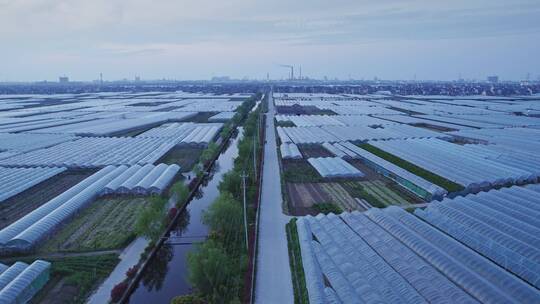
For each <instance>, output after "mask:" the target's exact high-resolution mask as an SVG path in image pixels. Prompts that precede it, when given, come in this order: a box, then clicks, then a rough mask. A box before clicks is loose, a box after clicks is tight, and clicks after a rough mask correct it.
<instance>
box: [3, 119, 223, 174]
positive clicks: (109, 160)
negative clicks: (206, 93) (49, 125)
mask: <svg viewBox="0 0 540 304" xmlns="http://www.w3.org/2000/svg"><path fill="white" fill-rule="evenodd" d="M220 128H221V124H205V125H203V126H198V125H197V124H186V125H185V127H184V128H180V127H179V128H177V129H179V131H178V130H173V132H172V133H171V134H170V135H167V133H166V131H165V132H164V130H167V128H166V127H163V128H162V127H158V128H155V129H159V130H156V131H153V130H154V129H153V130H150V131H151V132H150V133H148V134H147V135H140V136H137V137H83V138H79V139H77V140H74V141H69V142H64V143H61V144H58V145H55V146H52V147H50V148H44V149H39V150H34V151H31V152H28V153H23V154H18V155H14V156H11V157H7V158H4V159H2V160H0V165H4V166H25V167H34V166H48V167H55V166H65V167H82V168H93V167H101V166H106V165H121V164H125V165H134V164H142V165H144V164H151V163H154V162H155V161H157V160H158V159H159V158H161V157H162V156H163V155H165V153H167V152H168V151H169V150H171V149H172V148H173V147H175V146H176V145H202V146H206V145H208V143H210V142H211V141H212V140H213V139H214V138H215V137H216V135H217V134H218V133H219V130H220ZM162 129H164V130H162ZM160 134H161V135H160Z"/></svg>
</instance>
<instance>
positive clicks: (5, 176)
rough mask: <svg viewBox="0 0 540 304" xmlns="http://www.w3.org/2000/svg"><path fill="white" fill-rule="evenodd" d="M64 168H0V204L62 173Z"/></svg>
mask: <svg viewBox="0 0 540 304" xmlns="http://www.w3.org/2000/svg"><path fill="white" fill-rule="evenodd" d="M65 170H66V168H62V167H60V168H41V167H36V168H4V167H0V204H1V203H2V201H4V200H6V199H8V198H10V197H12V196H14V195H17V194H19V193H21V192H23V191H25V190H26V189H29V188H31V187H33V186H35V185H37V184H39V183H41V182H42V181H44V180H47V179H49V178H51V177H53V176H55V175H57V174H60V173H62V172H64V171H65Z"/></svg>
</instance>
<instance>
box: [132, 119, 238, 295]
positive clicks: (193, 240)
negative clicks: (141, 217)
mask: <svg viewBox="0 0 540 304" xmlns="http://www.w3.org/2000/svg"><path fill="white" fill-rule="evenodd" d="M238 130H239V132H238V135H237V136H236V137H235V138H233V139H231V140H230V141H229V144H228V146H227V147H226V149H225V150H224V151H223V152H222V153H221V155H220V156H219V157H218V159H217V160H216V162H215V163H214V165H213V166H212V169H211V172H210V176H209V177H208V178H207V179H206V181H205V182H204V183H203V184H202V185H201V186H200V188H199V193H198V194H197V195H196V196H195V197H194V198H193V199H192V200H191V201H190V202H189V203H188V206H187V207H186V209H185V211H184V212H183V214H182V216H181V218H180V220H179V221H178V223H177V225H176V227H175V229H174V230H173V231H171V233H170V235H169V240H168V241H167V242H165V243H164V245H163V246H162V247H161V248H160V250H159V251H158V253H157V254H156V256H155V257H154V258H153V259H152V260H151V261H150V264H149V265H148V267H147V268H146V270H145V272H144V274H143V276H142V279H141V281H140V282H139V285H138V286H137V289H136V290H135V291H134V292H133V293H132V294H131V297H130V300H129V302H130V303H133V304H138V303H140V304H148V303H170V301H171V299H172V298H174V297H175V296H178V295H184V294H187V293H190V291H191V285H190V284H189V282H188V280H187V274H188V267H187V254H188V253H189V252H190V251H192V250H193V248H194V246H195V244H197V243H199V242H201V241H204V240H205V239H206V236H207V235H208V227H207V226H206V225H205V224H203V223H202V215H203V211H204V210H206V209H207V208H208V207H209V206H210V205H211V204H212V202H213V201H214V200H215V199H216V198H217V197H218V196H219V190H218V185H219V183H220V182H221V180H222V177H223V174H225V173H227V172H228V171H230V170H231V169H232V168H233V166H234V159H235V158H236V157H237V156H238V147H237V143H238V141H239V140H240V139H241V138H242V136H243V129H242V128H238Z"/></svg>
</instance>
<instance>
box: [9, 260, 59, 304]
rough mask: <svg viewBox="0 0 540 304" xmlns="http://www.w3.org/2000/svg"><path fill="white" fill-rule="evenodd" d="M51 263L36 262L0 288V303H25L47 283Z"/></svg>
mask: <svg viewBox="0 0 540 304" xmlns="http://www.w3.org/2000/svg"><path fill="white" fill-rule="evenodd" d="M50 271H51V263H49V262H46V261H42V260H36V261H35V262H33V263H32V264H30V265H29V266H27V267H26V268H25V269H24V270H22V272H21V273H19V274H18V275H17V277H15V278H13V279H12V280H11V282H10V283H9V284H7V285H6V286H4V288H0V303H6V304H11V303H13V304H15V303H27V302H29V301H30V300H31V299H32V297H34V295H35V294H36V293H37V292H38V291H40V290H41V289H42V288H43V286H45V284H47V282H48V281H49V278H50Z"/></svg>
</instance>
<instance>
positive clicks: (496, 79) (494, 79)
mask: <svg viewBox="0 0 540 304" xmlns="http://www.w3.org/2000/svg"><path fill="white" fill-rule="evenodd" d="M487 81H488V82H491V83H497V82H499V76H488V77H487Z"/></svg>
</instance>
